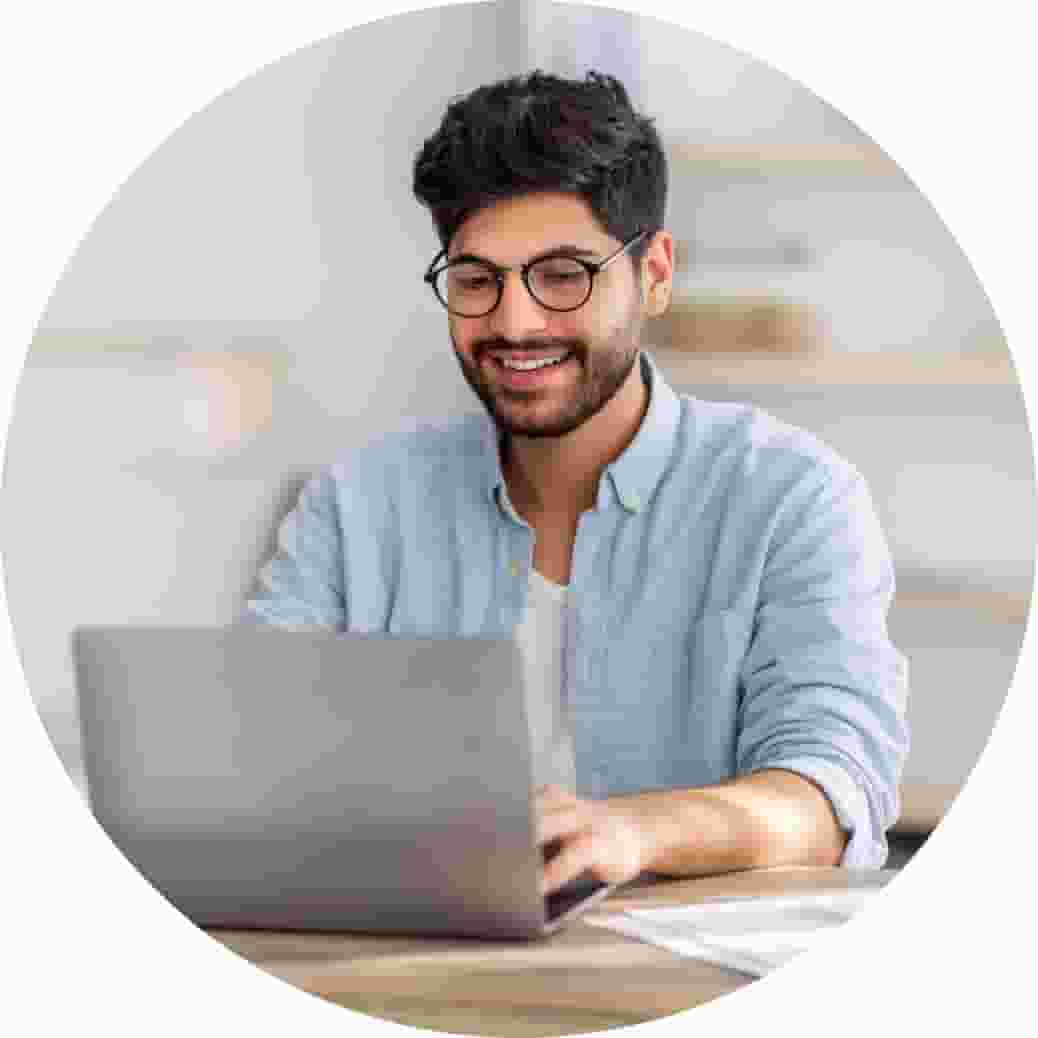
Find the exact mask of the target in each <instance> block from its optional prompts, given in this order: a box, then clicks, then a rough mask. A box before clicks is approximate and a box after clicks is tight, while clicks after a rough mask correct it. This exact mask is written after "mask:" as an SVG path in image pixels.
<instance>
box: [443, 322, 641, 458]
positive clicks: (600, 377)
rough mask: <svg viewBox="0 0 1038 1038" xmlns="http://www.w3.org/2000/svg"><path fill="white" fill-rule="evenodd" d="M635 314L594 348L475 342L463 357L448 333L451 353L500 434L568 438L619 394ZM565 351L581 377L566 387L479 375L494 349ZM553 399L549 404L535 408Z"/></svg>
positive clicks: (635, 332) (634, 343) (571, 342)
mask: <svg viewBox="0 0 1038 1038" xmlns="http://www.w3.org/2000/svg"><path fill="white" fill-rule="evenodd" d="M640 326H641V321H640V319H639V317H638V316H635V317H633V318H632V319H630V320H628V321H626V322H625V323H624V324H622V325H621V326H620V327H619V328H618V329H617V330H616V331H614V332H613V334H612V335H610V336H609V338H608V339H606V340H605V341H603V342H600V343H598V344H595V345H592V344H591V343H589V342H588V341H586V340H583V339H527V340H523V341H521V342H508V341H507V340H505V339H498V338H495V339H480V340H478V341H477V342H475V343H474V344H473V347H472V353H473V360H471V361H470V360H468V359H467V358H465V357H463V356H462V354H461V352H460V351H459V350H458V346H457V342H456V341H455V340H454V335H453V333H452V334H451V342H452V343H453V344H454V355H455V356H456V357H457V358H458V364H459V365H460V366H461V372H462V375H463V376H464V377H465V381H466V382H467V383H468V384H469V386H470V387H471V389H472V391H473V392H474V393H475V394H476V396H477V397H479V399H480V401H481V402H482V403H483V406H484V407H485V408H486V409H487V411H488V412H489V414H490V417H491V418H492V419H493V420H494V423H495V424H496V425H497V427H498V429H499V431H500V432H502V433H503V434H505V435H506V436H524V437H528V438H530V439H542V438H547V437H560V436H566V435H567V434H569V433H571V432H573V431H574V430H575V429H578V428H580V426H582V425H583V424H584V423H585V422H586V421H587V420H588V419H589V418H593V417H594V416H595V415H596V414H598V413H599V411H601V410H602V409H603V408H604V407H605V406H606V404H608V403H609V401H610V400H612V399H613V397H614V396H616V394H617V393H618V392H619V390H620V387H621V386H622V385H623V384H624V382H626V381H627V378H628V376H629V375H630V373H631V370H632V368H633V367H634V365H635V362H636V361H637V360H638V352H639V349H640V347H639V338H640V336H639V332H640ZM546 348H550V349H558V350H566V351H567V352H568V353H569V354H570V357H569V358H568V359H567V360H566V361H565V363H566V364H567V365H575V366H576V368H577V370H578V372H579V375H578V377H577V378H576V379H575V380H573V381H570V382H569V383H568V384H567V385H566V386H565V387H559V388H554V387H553V388H551V389H549V390H547V391H545V390H540V389H533V390H519V389H513V388H511V387H508V386H501V385H497V384H495V383H494V382H493V381H492V380H490V379H488V378H487V377H486V376H485V374H484V371H483V363H484V357H485V356H486V354H487V352H488V351H490V350H494V349H508V350H514V351H522V350H524V349H525V350H544V349H546ZM549 399H551V400H552V401H553V402H552V406H551V407H550V408H549V407H547V406H544V405H542V406H537V405H538V403H539V402H540V401H542V400H545V401H547V400H549Z"/></svg>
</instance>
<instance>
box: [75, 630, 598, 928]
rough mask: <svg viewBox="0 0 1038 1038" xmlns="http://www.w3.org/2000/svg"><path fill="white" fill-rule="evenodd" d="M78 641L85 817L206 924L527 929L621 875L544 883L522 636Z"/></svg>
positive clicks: (190, 634) (141, 633)
mask: <svg viewBox="0 0 1038 1038" xmlns="http://www.w3.org/2000/svg"><path fill="white" fill-rule="evenodd" d="M73 648H74V655H75V660H76V669H77V680H78V692H79V705H80V723H81V727H82V735H83V753H84V763H85V767H86V776H87V783H88V791H89V797H90V803H91V807H92V810H93V812H94V814H95V816H96V818H97V820H98V821H99V823H100V824H101V826H102V827H103V828H104V829H105V831H106V832H107V833H108V835H109V836H110V837H111V839H112V840H113V842H114V843H115V844H116V846H117V847H119V849H120V850H121V851H122V852H123V853H124V854H125V855H126V857H127V858H128V859H129V860H130V861H131V862H132V863H133V864H134V865H135V866H136V867H137V868H138V869H139V870H140V872H141V873H142V874H143V875H144V876H145V877H146V878H147V879H148V880H150V881H151V882H152V883H153V884H154V886H155V887H156V888H157V889H158V890H159V891H160V892H161V893H162V894H163V895H165V897H166V898H167V899H168V900H169V901H170V902H172V904H174V905H175V906H176V907H177V908H179V909H180V910H181V911H182V912H184V914H185V915H187V916H188V917H189V918H191V919H192V920H194V921H195V922H197V923H199V924H200V925H203V926H207V927H236V928H255V927H261V928H270V929H307V930H309V929H320V930H351V931H361V932H371V933H409V934H455V935H471V936H480V937H502V938H504V937H532V936H537V935H540V934H546V933H550V932H551V931H552V930H554V929H556V928H557V927H558V926H559V925H560V924H561V923H562V922H563V921H564V920H566V919H568V918H571V917H572V916H573V915H575V914H576V913H577V912H579V911H581V910H583V909H585V908H587V907H589V906H590V905H591V904H594V903H595V902H597V901H599V900H601V899H602V898H603V897H605V896H606V895H607V894H608V893H609V891H610V890H611V889H612V888H611V887H609V886H607V885H605V884H601V883H598V882H595V881H589V880H582V881H577V882H575V883H574V884H571V885H570V886H568V887H566V888H564V889H563V890H561V891H559V892H558V893H557V894H554V895H552V896H550V897H548V898H544V897H543V896H542V895H541V893H540V891H539V887H538V883H539V875H540V870H541V865H542V860H543V858H542V851H541V850H540V849H539V848H538V847H537V844H536V838H535V830H534V819H533V812H532V799H531V789H530V784H531V770H530V748H529V734H528V729H527V724H526V717H525V712H524V707H523V704H524V689H523V684H522V669H521V666H520V658H519V653H518V648H517V646H516V645H515V644H514V642H512V641H510V640H499V639H483V638H474V639H462V640H457V639H416V638H403V637H394V636H388V635H373V636H366V635H343V634H335V633H331V632H326V631H309V630H307V631H303V630H292V631H287V630H278V629H271V628H263V627H251V626H241V627H229V628H222V629H188V628H182V629H168V628H100V627H94V628H80V629H79V630H77V631H76V632H75V633H74V635H73Z"/></svg>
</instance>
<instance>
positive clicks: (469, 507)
mask: <svg viewBox="0 0 1038 1038" xmlns="http://www.w3.org/2000/svg"><path fill="white" fill-rule="evenodd" d="M414 187H415V193H416V195H417V197H418V198H419V200H420V201H421V202H422V203H423V204H424V205H426V206H427V207H428V208H429V210H430V212H431V214H432V217H433V221H434V224H435V226H436V230H437V234H438V237H439V240H440V243H441V246H442V248H441V251H440V252H439V253H438V254H437V256H436V257H435V258H434V259H433V261H432V263H431V264H430V265H429V267H428V270H427V272H426V275H425V279H426V281H427V282H428V283H429V285H430V286H431V288H432V289H433V291H434V292H435V294H436V297H437V298H438V299H439V301H440V302H441V303H442V304H443V306H444V307H445V309H446V311H447V319H448V327H449V332H450V337H451V340H452V342H453V346H454V351H455V354H456V356H457V359H458V362H459V364H460V366H461V370H462V373H463V375H464V377H465V379H466V380H467V381H468V384H469V385H470V386H471V387H472V389H473V391H474V392H475V394H476V395H477V397H478V398H479V399H480V401H481V402H482V404H483V406H484V409H485V412H486V413H485V414H482V415H479V414H477V415H470V416H465V417H463V418H459V419H457V420H451V421H448V422H445V423H444V424H443V425H442V426H438V427H436V428H427V429H423V430H421V431H418V432H414V431H411V432H405V433H401V434H399V435H396V436H390V437H388V438H386V439H384V440H382V441H380V442H378V443H376V444H372V445H369V446H368V447H366V448H363V449H361V450H358V451H354V452H352V453H350V454H349V455H348V456H347V457H346V458H344V459H343V460H342V461H340V462H339V463H338V464H337V465H335V466H333V467H332V468H331V469H329V470H328V471H327V472H324V473H322V474H321V475H319V476H318V477H316V478H315V479H314V480H313V481H312V482H311V483H310V484H309V485H308V486H307V487H306V489H305V490H304V491H303V493H302V495H301V497H300V501H299V504H298V506H297V507H296V509H295V510H294V511H293V512H292V513H291V514H290V515H289V517H288V518H287V519H286V520H285V522H284V524H283V526H282V529H281V531H280V534H279V547H278V552H277V554H276V556H275V557H274V559H272V560H271V562H270V563H269V564H268V565H267V567H266V568H265V569H264V571H263V573H262V574H261V578H260V582H259V590H258V591H257V593H256V595H255V596H254V597H253V599H252V600H251V601H250V603H249V610H250V612H251V614H252V615H253V617H254V618H256V619H258V620H261V621H264V622H269V623H274V624H284V625H313V624H318V625H322V626H330V627H335V628H337V629H341V630H355V631H369V632H370V631H389V632H395V633H401V634H416V635H426V634H437V635H450V636H457V637H466V636H474V635H489V634H494V635H510V636H514V637H515V638H516V640H517V641H518V643H519V646H520V648H521V650H522V656H523V659H524V665H525V667H526V672H527V673H526V678H527V682H526V684H527V687H528V702H527V703H526V711H527V715H528V718H529V721H530V728H531V738H532V748H533V767H534V783H535V786H536V787H537V789H538V795H537V811H538V818H539V829H540V838H541V840H542V842H543V843H544V844H545V845H551V846H552V847H553V849H555V850H556V852H557V853H555V854H554V856H553V857H552V858H551V861H550V863H549V864H548V865H547V866H546V869H545V875H544V886H545V889H546V890H547V891H551V890H554V889H556V888H557V887H559V886H560V885H562V884H563V883H565V882H566V881H568V880H569V879H572V878H574V877H576V876H578V875H580V874H581V873H584V872H590V873H593V874H594V875H595V876H597V877H598V878H600V879H603V880H607V881H612V882H619V881H623V880H627V879H630V878H633V877H634V876H636V875H638V874H639V873H641V872H645V871H651V872H656V873H664V874H671V875H697V874H704V873H710V872H722V871H729V870H733V869H742V868H753V867H766V866H771V865H780V864H804V865H810V864H818V865H823V864H829V865H832V864H838V863H842V864H844V865H849V866H870V867H871V866H878V865H880V864H882V862H883V861H884V859H885V855H886V844H885V832H886V829H887V828H888V827H889V825H891V824H892V822H893V821H894V820H895V818H896V816H897V792H896V790H897V782H898V778H899V775H900V771H901V767H902V763H903V759H904V755H905V751H906V746H907V729H906V725H905V717H904V703H905V668H904V661H903V659H902V657H901V656H900V654H899V653H898V652H897V651H896V649H895V648H894V647H893V646H892V645H891V644H890V642H889V640H888V638H887V633H886V611H887V608H888V606H889V603H890V599H891V596H892V594H893V571H892V567H891V563H890V558H889V554H888V551H887V548H886V545H885V543H884V539H883V535H882V532H881V531H880V529H879V525H878V523H877V521H876V518H875V514H874V511H873V508H872V504H871V502H870V499H869V495H868V492H867V490H866V487H865V485H864V482H863V480H862V479H861V476H860V475H859V474H858V473H857V472H856V470H855V469H854V468H853V467H852V466H850V465H849V464H848V463H847V462H845V461H844V460H842V459H841V458H839V457H838V456H837V455H836V454H834V453H833V452H832V451H831V450H830V449H828V448H827V447H826V446H824V445H823V444H821V443H820V442H818V441H817V440H816V439H814V438H813V437H812V436H810V435H809V434H807V433H805V432H802V431H800V430H797V429H795V428H792V427H790V426H788V425H785V424H783V423H781V422H778V421H777V420H775V419H773V418H771V417H769V416H768V415H766V414H764V413H762V412H760V411H758V410H756V409H754V408H752V407H749V406H737V405H729V404H718V403H711V402H708V401H704V400H698V399H695V398H692V397H687V396H679V395H678V394H676V393H675V392H674V391H673V390H672V389H671V387H670V386H668V385H667V383H666V382H665V381H664V379H663V378H662V376H661V374H660V372H659V371H658V369H657V368H656V366H655V365H654V363H653V361H652V359H651V357H650V356H649V355H648V354H647V353H646V352H645V351H644V350H643V349H642V345H641V343H642V331H643V327H644V324H645V322H646V320H648V319H651V318H652V317H654V316H657V315H659V314H660V313H662V312H663V311H664V310H665V309H666V307H667V305H668V302H669V298H670V292H671V284H672V275H673V257H674V248H673V239H672V237H671V235H670V233H669V232H668V231H667V230H665V228H664V209H665V200H666V193H667V167H666V161H665V157H664V152H663V149H662V147H661V144H660V140H659V137H658V134H657V132H656V130H655V128H654V127H653V125H652V122H651V120H649V119H648V118H646V117H644V116H642V115H640V114H639V113H637V112H636V111H635V110H634V109H633V108H632V106H631V104H630V102H629V100H628V97H627V94H626V92H625V90H624V88H623V86H622V85H621V84H620V83H619V82H617V81H616V80H615V79H612V78H611V77H605V76H599V75H596V74H594V73H590V74H589V75H588V76H587V77H586V78H585V79H584V80H582V81H570V80H563V79H559V78H556V77H553V76H546V75H543V74H540V73H534V74H532V75H530V76H525V77H516V78H513V79H509V80H506V81H503V82H501V83H496V84H492V85H489V86H486V87H482V88H480V89H479V90H476V91H474V92H473V93H472V94H470V95H469V96H467V97H465V98H462V99H461V100H458V101H456V102H454V103H452V104H451V105H450V106H449V107H448V109H447V111H446V114H445V115H444V117H443V120H442V122H441V124H440V126H439V128H438V130H437V131H436V133H435V134H434V135H433V136H432V137H430V138H429V139H428V140H427V141H426V142H425V145H424V146H423V148H422V149H421V151H420V153H419V155H418V157H417V159H416V162H415V167H414Z"/></svg>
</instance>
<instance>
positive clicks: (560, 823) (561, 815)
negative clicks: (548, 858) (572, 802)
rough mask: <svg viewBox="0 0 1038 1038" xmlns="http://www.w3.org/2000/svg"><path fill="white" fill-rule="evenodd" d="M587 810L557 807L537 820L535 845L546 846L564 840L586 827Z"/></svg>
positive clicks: (583, 808)
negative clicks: (554, 841)
mask: <svg viewBox="0 0 1038 1038" xmlns="http://www.w3.org/2000/svg"><path fill="white" fill-rule="evenodd" d="M588 814H589V812H588V810H587V808H585V807H569V806H563V807H559V808H558V809H557V810H554V811H548V812H546V813H544V814H542V815H541V816H540V817H539V818H538V819H537V843H538V844H542V845H543V844H546V843H551V842H552V841H553V840H558V839H565V838H566V837H567V836H570V835H572V834H573V833H576V832H579V831H580V830H581V829H585V828H587V826H588Z"/></svg>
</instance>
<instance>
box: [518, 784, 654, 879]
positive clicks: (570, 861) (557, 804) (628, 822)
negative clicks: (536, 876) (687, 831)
mask: <svg viewBox="0 0 1038 1038" xmlns="http://www.w3.org/2000/svg"><path fill="white" fill-rule="evenodd" d="M534 810H535V812H536V816H537V829H538V832H537V839H538V843H539V844H540V845H541V846H542V847H545V846H550V845H553V844H554V845H557V846H558V851H557V853H556V854H555V855H554V857H552V858H551V860H550V861H549V862H548V863H547V864H546V865H545V868H544V874H543V880H542V886H543V891H544V893H545V894H550V893H551V892H552V891H554V890H558V888H559V887H561V886H563V884H565V883H568V882H569V881H570V880H571V879H576V877H577V876H579V875H580V874H581V873H583V872H589V873H591V874H592V875H593V876H594V877H595V878H596V879H598V880H601V881H602V882H605V883H624V882H626V881H627V880H630V879H634V877H635V876H637V875H638V873H640V872H642V871H644V870H645V869H646V868H648V863H649V861H650V859H651V857H652V853H653V839H652V836H653V833H652V827H651V826H650V825H649V824H648V822H647V820H646V819H644V818H642V817H639V815H640V812H638V811H637V810H636V809H635V803H634V801H633V800H631V799H625V798H615V799H612V800H609V799H607V800H581V799H580V798H579V797H575V796H573V795H572V794H571V793H567V792H566V791H565V790H564V789H561V788H560V787H559V786H543V787H542V788H541V789H539V790H538V791H537V795H536V799H535V801H534Z"/></svg>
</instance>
